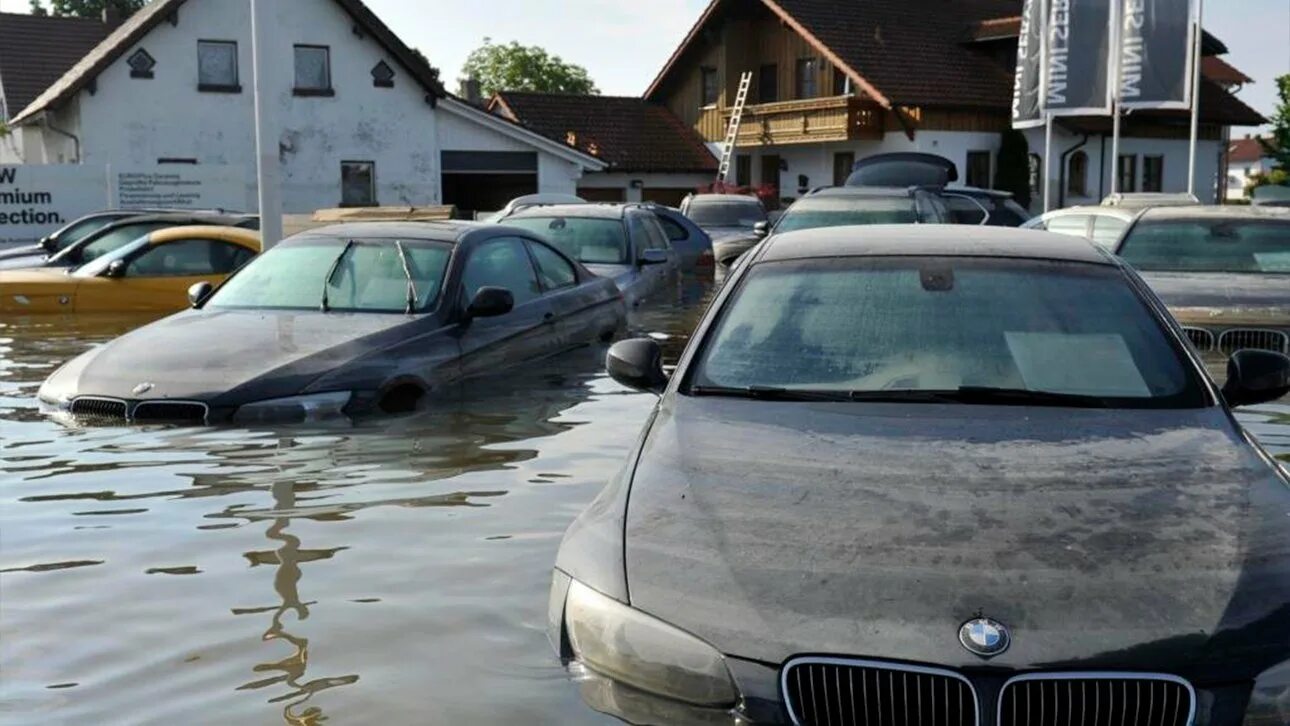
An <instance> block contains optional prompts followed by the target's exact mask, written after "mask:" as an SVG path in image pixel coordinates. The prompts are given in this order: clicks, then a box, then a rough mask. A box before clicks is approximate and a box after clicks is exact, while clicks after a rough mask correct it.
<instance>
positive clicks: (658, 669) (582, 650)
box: [564, 580, 738, 706]
mask: <svg viewBox="0 0 1290 726" xmlns="http://www.w3.org/2000/svg"><path fill="white" fill-rule="evenodd" d="M564 618H565V626H566V628H567V629H568V634H569V642H570V644H571V645H572V646H573V652H574V653H575V654H576V655H577V656H578V658H579V659H580V660H581V661H582V662H583V663H584V664H585V665H586V666H587V667H588V668H591V669H592V670H594V671H597V672H599V673H601V674H603V675H605V676H608V677H610V678H613V679H614V680H617V681H621V682H623V683H626V684H629V685H632V686H635V687H636V688H639V689H641V690H643V691H648V692H650V693H654V694H658V695H660V696H666V697H668V698H674V699H677V700H680V701H685V702H687V703H692V704H695V705H701V706H733V705H734V704H735V700H736V699H737V697H738V691H737V690H736V689H735V684H734V680H733V679H732V678H731V677H730V671H729V669H727V668H726V661H725V659H724V658H723V657H722V656H721V653H719V652H718V651H717V650H716V649H715V648H713V647H712V646H710V645H708V644H707V643H705V642H703V641H702V640H699V639H698V638H696V637H694V636H693V635H690V634H689V633H686V632H682V631H681V630H678V629H677V628H674V627H672V626H671V625H668V624H667V623H665V622H663V621H661V620H659V619H657V618H654V617H651V616H649V615H646V614H645V613H642V612H640V611H639V610H633V609H632V608H630V607H628V606H626V605H623V604H622V603H620V602H618V601H616V600H613V599H611V598H608V597H605V596H604V595H601V594H600V593H598V592H596V591H595V590H592V589H591V588H589V587H587V586H586V585H583V584H582V583H580V582H578V581H576V580H575V581H574V582H573V583H572V584H571V585H570V587H569V597H568V599H567V600H566V601H565V610H564Z"/></svg>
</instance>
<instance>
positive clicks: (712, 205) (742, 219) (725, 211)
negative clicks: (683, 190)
mask: <svg viewBox="0 0 1290 726" xmlns="http://www.w3.org/2000/svg"><path fill="white" fill-rule="evenodd" d="M686 216H687V217H689V218H690V221H692V222H694V223H695V224H697V225H699V226H700V227H744V228H747V229H752V227H753V225H755V224H757V223H758V222H765V221H766V210H765V209H763V208H762V206H761V202H758V201H757V200H755V199H751V198H749V199H729V200H726V199H721V200H707V199H698V200H694V201H692V202H690V206H689V207H688V208H687V211H686Z"/></svg>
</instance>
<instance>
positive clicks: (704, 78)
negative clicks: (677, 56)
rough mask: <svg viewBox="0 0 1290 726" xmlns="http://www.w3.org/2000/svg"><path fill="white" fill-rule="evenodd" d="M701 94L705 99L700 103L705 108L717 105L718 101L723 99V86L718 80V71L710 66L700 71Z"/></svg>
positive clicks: (701, 99)
mask: <svg viewBox="0 0 1290 726" xmlns="http://www.w3.org/2000/svg"><path fill="white" fill-rule="evenodd" d="M699 76H700V80H699V82H700V85H701V86H702V88H701V89H700V92H701V93H702V94H703V97H702V98H700V99H699V100H700V102H701V103H702V105H704V106H715V105H717V99H718V98H720V97H721V84H720V83H719V82H718V80H717V69H716V68H712V67H710V66H703V67H702V68H700V69H699Z"/></svg>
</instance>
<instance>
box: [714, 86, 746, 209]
mask: <svg viewBox="0 0 1290 726" xmlns="http://www.w3.org/2000/svg"><path fill="white" fill-rule="evenodd" d="M752 77H753V74H752V72H751V71H749V72H747V73H744V74H743V75H742V76H740V77H739V92H738V93H736V94H735V105H734V107H733V108H732V109H731V110H730V127H729V128H728V129H726V143H725V145H724V146H723V147H722V149H721V165H720V166H719V167H717V184H719V185H720V184H725V183H726V178H727V177H729V176H730V162H731V161H732V160H733V159H734V157H735V142H736V141H738V139H739V126H740V124H742V123H743V120H744V106H746V105H747V104H748V89H749V87H751V86H752Z"/></svg>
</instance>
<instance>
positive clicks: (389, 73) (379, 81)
mask: <svg viewBox="0 0 1290 726" xmlns="http://www.w3.org/2000/svg"><path fill="white" fill-rule="evenodd" d="M372 85H374V86H376V87H377V88H394V69H393V68H391V67H390V64H389V63H386V62H385V61H381V62H380V63H377V64H376V67H375V68H373V69H372Z"/></svg>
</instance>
